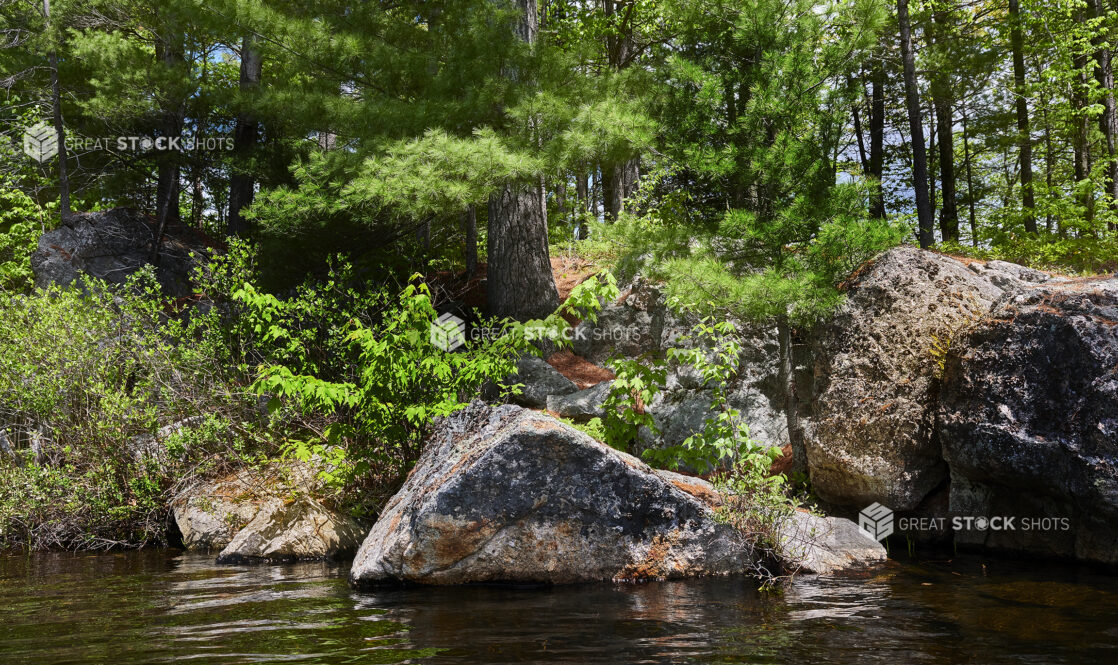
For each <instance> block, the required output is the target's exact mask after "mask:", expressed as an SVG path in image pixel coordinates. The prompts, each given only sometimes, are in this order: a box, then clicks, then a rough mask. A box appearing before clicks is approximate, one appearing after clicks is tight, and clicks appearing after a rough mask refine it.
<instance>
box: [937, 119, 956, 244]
mask: <svg viewBox="0 0 1118 665" xmlns="http://www.w3.org/2000/svg"><path fill="white" fill-rule="evenodd" d="M935 106H936V125H937V126H938V127H939V132H938V133H939V174H940V178H939V179H940V188H941V190H942V192H943V207H942V208H940V213H939V228H940V233H942V234H943V239H944V240H958V239H959V211H958V207H957V205H956V202H955V141H954V131H955V130H954V127H955V120H954V118H953V117H952V113H951V100H950V99H939V100H937V101H936V105H935Z"/></svg>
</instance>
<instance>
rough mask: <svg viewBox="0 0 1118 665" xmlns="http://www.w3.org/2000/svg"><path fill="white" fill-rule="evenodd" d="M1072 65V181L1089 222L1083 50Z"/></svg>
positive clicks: (1092, 200) (1091, 205)
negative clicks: (1073, 174)
mask: <svg viewBox="0 0 1118 665" xmlns="http://www.w3.org/2000/svg"><path fill="white" fill-rule="evenodd" d="M1075 20H1076V22H1077V23H1079V24H1080V25H1081V26H1082V24H1083V23H1084V22H1085V20H1086V17H1085V15H1084V12H1083V11H1082V10H1080V11H1079V12H1077V13H1076V17H1075ZM1072 67H1073V68H1074V69H1075V72H1076V77H1075V82H1074V83H1073V86H1074V91H1073V93H1072V107H1073V108H1074V109H1075V128H1074V132H1073V134H1074V135H1073V137H1072V150H1073V151H1074V153H1075V164H1074V171H1075V184H1076V187H1077V188H1079V190H1080V191H1079V197H1080V199H1079V203H1080V205H1082V206H1083V211H1084V212H1083V216H1084V218H1085V219H1086V220H1087V222H1092V221H1093V220H1094V218H1095V197H1094V193H1093V192H1092V188H1091V187H1090V185H1089V184H1087V183H1085V182H1084V181H1085V180H1086V179H1087V178H1088V177H1090V174H1091V146H1090V143H1089V141H1090V135H1091V125H1090V122H1091V119H1090V116H1089V115H1088V113H1087V107H1088V104H1089V102H1088V100H1087V89H1088V88H1089V83H1088V80H1089V78H1090V76H1089V75H1088V73H1087V67H1088V64H1087V55H1086V54H1085V53H1084V52H1082V51H1077V52H1076V54H1075V55H1073V56H1072Z"/></svg>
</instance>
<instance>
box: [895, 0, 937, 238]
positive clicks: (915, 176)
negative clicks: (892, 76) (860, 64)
mask: <svg viewBox="0 0 1118 665" xmlns="http://www.w3.org/2000/svg"><path fill="white" fill-rule="evenodd" d="M897 22H898V23H899V25H900V33H901V61H902V63H903V68H904V87H905V106H906V107H907V108H908V125H909V129H910V131H911V140H910V141H909V143H910V144H911V146H912V187H913V190H915V195H916V217H917V220H918V225H919V232H918V237H919V240H920V246H921V247H923V248H925V249H927V248H928V247H931V246H932V244H933V243H934V242H935V231H934V220H933V219H932V206H931V200H930V199H929V198H928V160H927V155H926V154H925V153H924V126H923V124H922V119H921V117H920V92H919V89H918V88H917V87H916V58H915V55H914V53H913V51H912V28H911V26H910V25H909V18H908V0H897Z"/></svg>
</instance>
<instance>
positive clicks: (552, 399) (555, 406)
mask: <svg viewBox="0 0 1118 665" xmlns="http://www.w3.org/2000/svg"><path fill="white" fill-rule="evenodd" d="M611 386H613V381H602V382H601V383H596V384H594V385H592V386H590V387H589V388H586V389H584V390H579V391H578V392H573V393H570V394H569V395H550V396H548V398H547V410H548V411H551V412H552V413H554V414H557V415H559V416H562V417H563V418H570V419H571V420H574V421H576V422H585V421H587V420H590V419H591V418H602V417H603V416H605V411H604V410H603V409H602V403H603V402H604V401H605V400H606V398H607V397H609V391H610V387H611Z"/></svg>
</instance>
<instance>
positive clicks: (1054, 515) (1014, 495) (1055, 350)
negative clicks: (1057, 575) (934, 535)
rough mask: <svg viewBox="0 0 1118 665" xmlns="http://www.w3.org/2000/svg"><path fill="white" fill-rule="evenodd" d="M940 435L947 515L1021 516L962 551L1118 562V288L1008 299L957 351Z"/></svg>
mask: <svg viewBox="0 0 1118 665" xmlns="http://www.w3.org/2000/svg"><path fill="white" fill-rule="evenodd" d="M938 427H939V435H940V439H941V441H942V444H943V454H944V457H945V459H946V460H947V463H948V464H949V465H950V467H951V499H950V509H951V512H952V513H953V514H955V515H960V516H975V517H983V518H989V517H991V516H1015V517H1016V523H1015V524H1014V528H1012V529H995V528H977V526H976V527H974V528H969V529H963V530H961V531H956V533H955V538H956V541H957V542H958V543H960V544H967V545H983V546H986V547H989V548H995V549H1005V550H1019V551H1029V552H1033V553H1037V554H1042V555H1054V556H1063V557H1075V558H1078V559H1082V560H1088V561H1099V562H1104V563H1118V279H1116V278H1111V279H1101V280H1100V279H1086V280H1074V281H1064V282H1062V283H1052V284H1043V285H1039V286H1034V287H1031V288H1027V289H1024V290H1022V291H1020V292H1019V293H1017V294H1016V295H1010V296H1007V297H1005V298H1003V299H1002V300H1001V301H1000V302H999V304H998V306H997V307H996V308H995V309H994V311H993V312H992V313H991V315H990V317H989V318H987V319H985V320H983V321H982V322H981V323H980V324H978V325H976V326H974V327H973V328H971V329H970V330H969V331H968V332H967V333H966V334H965V335H964V336H963V337H962V338H961V339H960V340H958V343H957V344H955V345H953V346H952V350H951V352H950V353H949V354H948V356H947V362H946V372H945V377H944V382H943V390H942V396H941V405H940V408H939V413H938ZM1045 520H1047V522H1046V521H1045ZM984 526H988V525H984ZM1030 527H1032V528H1030Z"/></svg>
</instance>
